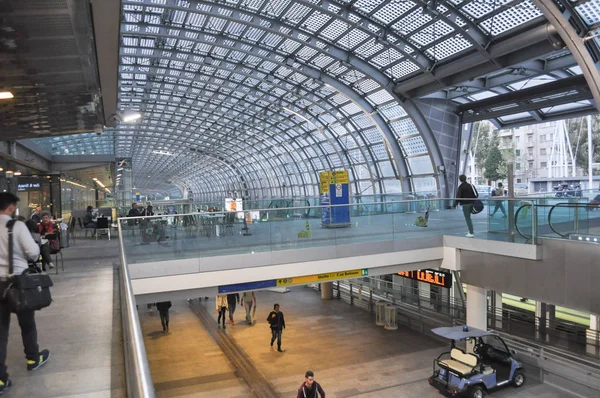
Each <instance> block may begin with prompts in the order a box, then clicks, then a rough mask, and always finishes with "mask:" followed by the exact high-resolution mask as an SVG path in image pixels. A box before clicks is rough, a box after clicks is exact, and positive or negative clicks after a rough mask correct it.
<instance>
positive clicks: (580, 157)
mask: <svg viewBox="0 0 600 398" xmlns="http://www.w3.org/2000/svg"><path fill="white" fill-rule="evenodd" d="M566 123H567V131H568V132H569V139H570V140H571V146H572V150H573V156H574V157H575V163H576V164H577V166H578V167H581V168H582V169H583V173H584V175H587V174H588V130H587V129H588V126H587V117H578V118H575V119H569V120H567V121H566ZM592 154H593V159H592V163H600V115H592ZM593 171H594V174H595V175H598V174H600V171H599V170H597V169H594V170H593Z"/></svg>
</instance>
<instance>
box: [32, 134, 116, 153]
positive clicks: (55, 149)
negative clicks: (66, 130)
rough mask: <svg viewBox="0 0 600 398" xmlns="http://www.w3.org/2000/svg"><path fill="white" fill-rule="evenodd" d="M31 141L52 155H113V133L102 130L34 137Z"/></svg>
mask: <svg viewBox="0 0 600 398" xmlns="http://www.w3.org/2000/svg"><path fill="white" fill-rule="evenodd" d="M33 141H34V142H35V143H36V144H38V145H40V146H41V147H43V148H45V149H47V150H49V151H50V152H51V153H52V154H53V155H114V154H115V146H114V134H113V132H112V131H111V130H106V129H105V130H104V132H103V133H102V135H97V134H96V133H83V134H74V135H61V136H56V137H44V138H34V139H33Z"/></svg>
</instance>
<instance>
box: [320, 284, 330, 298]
mask: <svg viewBox="0 0 600 398" xmlns="http://www.w3.org/2000/svg"><path fill="white" fill-rule="evenodd" d="M321 299H322V300H332V299H333V282H323V283H321Z"/></svg>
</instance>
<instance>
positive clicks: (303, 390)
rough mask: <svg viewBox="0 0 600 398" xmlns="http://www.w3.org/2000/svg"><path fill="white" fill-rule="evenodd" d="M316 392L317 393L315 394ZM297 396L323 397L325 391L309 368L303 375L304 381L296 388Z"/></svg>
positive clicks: (308, 397)
mask: <svg viewBox="0 0 600 398" xmlns="http://www.w3.org/2000/svg"><path fill="white" fill-rule="evenodd" d="M317 394H318V395H317ZM297 397H298V398H317V397H321V398H325V391H323V388H322V387H321V385H320V384H319V383H317V381H316V380H315V374H314V373H313V371H312V370H309V371H307V372H306V374H305V375H304V383H302V385H301V386H300V388H299V389H298V395H297Z"/></svg>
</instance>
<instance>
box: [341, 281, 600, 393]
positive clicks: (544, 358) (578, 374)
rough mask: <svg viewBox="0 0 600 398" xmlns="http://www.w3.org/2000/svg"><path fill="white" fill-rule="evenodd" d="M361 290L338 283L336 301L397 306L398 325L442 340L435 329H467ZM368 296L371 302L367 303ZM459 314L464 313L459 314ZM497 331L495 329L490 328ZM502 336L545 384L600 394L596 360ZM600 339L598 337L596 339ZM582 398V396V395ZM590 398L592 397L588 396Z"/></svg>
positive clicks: (599, 369)
mask: <svg viewBox="0 0 600 398" xmlns="http://www.w3.org/2000/svg"><path fill="white" fill-rule="evenodd" d="M367 290H368V291H366V292H365V290H364V286H362V287H361V285H360V280H356V279H354V280H348V281H337V282H336V283H334V297H335V296H337V298H338V299H339V300H343V301H346V302H348V303H349V304H350V305H354V306H356V307H358V308H362V309H364V310H367V311H369V312H371V313H374V307H375V302H376V301H378V300H379V301H384V302H388V303H390V304H393V305H395V306H396V308H397V309H396V313H397V318H396V319H397V323H398V324H403V325H404V326H406V327H408V328H411V329H413V330H417V331H419V332H421V333H423V334H425V335H428V336H431V337H434V338H438V337H437V336H435V335H434V334H433V333H432V332H431V329H433V328H436V327H440V326H456V325H464V318H462V317H460V316H459V317H455V316H453V315H451V314H447V315H446V314H440V313H437V312H436V311H433V310H432V311H424V310H423V308H420V309H419V308H413V306H410V305H404V303H401V302H398V301H396V300H394V299H390V298H389V297H386V295H385V292H374V291H373V290H372V289H367ZM365 296H367V297H368V299H364V298H365ZM458 312H459V313H461V312H462V314H464V312H463V311H458ZM490 329H493V328H490ZM494 332H495V333H497V334H499V335H501V336H502V338H503V339H504V341H505V342H506V344H507V345H508V347H509V348H510V349H514V350H516V355H517V359H518V360H520V361H522V362H524V363H526V364H528V365H533V366H535V367H537V368H538V369H539V377H540V380H541V381H542V382H543V381H544V379H545V378H548V377H551V376H557V377H558V378H559V379H562V380H566V381H568V382H569V383H573V384H574V385H578V386H582V387H583V388H585V389H587V391H588V392H591V393H592V394H593V395H594V396H597V394H598V392H600V362H598V361H597V360H595V359H593V358H586V357H585V356H583V355H577V354H573V353H571V352H569V350H563V349H560V348H557V347H553V346H550V345H544V344H539V343H537V342H534V341H531V340H528V339H525V338H521V337H518V336H514V335H513V334H509V333H506V332H502V331H497V330H494ZM596 338H598V336H596ZM579 396H581V395H579ZM586 396H589V393H587V395H586Z"/></svg>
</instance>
